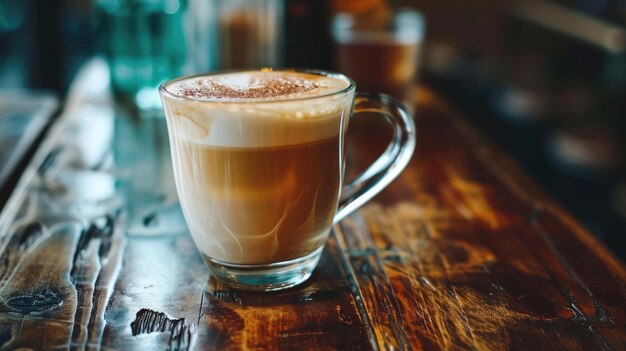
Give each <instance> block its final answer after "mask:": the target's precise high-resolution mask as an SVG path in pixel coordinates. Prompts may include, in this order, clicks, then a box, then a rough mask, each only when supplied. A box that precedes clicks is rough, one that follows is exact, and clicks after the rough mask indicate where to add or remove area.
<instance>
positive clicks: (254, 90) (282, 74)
mask: <svg viewBox="0 0 626 351" xmlns="http://www.w3.org/2000/svg"><path fill="white" fill-rule="evenodd" d="M348 85H350V82H349V81H348V80H347V79H344V78H339V77H329V76H323V75H316V74H309V73H300V72H291V71H267V72H266V71H249V72H238V73H228V74H219V75H213V76H204V77H193V78H187V79H182V80H178V81H175V82H172V83H170V84H168V85H167V86H166V87H165V89H166V90H167V91H168V92H169V93H171V94H174V95H177V96H181V97H183V96H184V97H187V98H191V99H194V100H200V101H238V102H240V101H275V100H288V99H294V98H296V99H297V98H306V97H313V96H321V95H326V94H332V93H335V92H338V91H340V90H342V89H345V88H347V87H348Z"/></svg>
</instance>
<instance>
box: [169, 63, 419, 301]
mask: <svg viewBox="0 0 626 351" xmlns="http://www.w3.org/2000/svg"><path fill="white" fill-rule="evenodd" d="M355 87H356V86H355V83H354V82H353V81H352V80H351V79H349V78H348V77H346V76H344V75H341V74H336V73H330V72H323V71H296V70H283V71H268V70H262V71H248V72H235V73H226V74H216V75H204V76H194V77H185V78H180V79H176V80H173V81H170V82H167V83H165V84H163V85H162V86H161V87H160V93H161V98H162V100H163V105H164V108H165V115H166V120H167V127H168V133H169V140H170V148H171V153H172V163H173V168H174V176H175V180H176V189H177V191H178V196H179V199H180V203H181V207H182V209H183V213H184V216H185V220H186V222H187V224H188V226H189V230H190V231H191V235H192V236H193V239H194V241H195V243H196V245H197V247H198V249H199V250H200V252H201V254H202V256H203V257H204V259H205V261H206V263H207V265H208V267H209V269H210V270H211V272H212V273H213V274H214V275H215V276H216V277H217V278H219V279H220V280H222V281H224V282H225V283H227V284H229V285H231V286H233V287H236V288H240V289H246V290H260V291H271V290H280V289H285V288H288V287H291V286H294V285H297V284H299V283H302V282H303V281H305V280H306V279H308V278H309V277H310V276H311V274H312V272H313V270H314V269H315V266H316V265H317V262H318V261H319V259H320V256H321V254H322V250H323V248H324V243H325V242H326V239H327V238H328V235H329V233H330V230H331V227H332V225H333V224H334V223H337V222H339V221H340V220H342V219H343V218H345V217H346V216H347V215H349V214H350V213H352V212H354V211H355V210H356V209H357V208H359V207H360V206H361V205H363V204H364V203H366V202H367V201H369V200H370V199H371V198H372V197H374V196H375V195H376V194H378V193H379V192H380V191H381V190H382V189H383V188H385V187H386V186H387V185H388V184H389V183H391V182H392V181H393V180H394V179H395V178H396V177H397V176H398V175H399V174H400V172H402V170H403V169H404V167H405V166H406V165H407V164H408V163H409V161H410V159H411V156H412V154H413V150H414V149H415V126H414V123H413V120H412V118H411V116H410V114H409V113H408V112H407V109H406V108H405V107H404V106H403V105H402V104H400V103H399V102H397V101H396V100H394V99H392V98H389V97H387V96H384V95H375V94H366V95H362V94H356V99H355ZM353 107H354V108H353ZM353 110H354V113H352V111H353ZM361 112H376V113H380V114H381V116H382V117H384V118H385V119H386V120H388V121H389V122H391V124H392V125H393V127H394V137H393V138H392V140H391V143H390V145H389V146H388V147H387V149H386V150H385V151H384V152H383V154H382V155H381V156H380V158H379V159H378V160H377V161H376V162H374V163H373V164H372V165H371V166H370V167H369V168H368V169H366V170H365V171H364V172H363V173H361V175H360V176H358V177H357V178H356V179H354V180H353V181H351V182H349V183H348V184H347V185H343V186H342V184H343V183H344V179H343V175H344V165H345V150H344V147H345V145H344V144H345V136H346V132H347V129H348V123H349V120H350V118H354V116H356V115H358V114H359V113H361Z"/></svg>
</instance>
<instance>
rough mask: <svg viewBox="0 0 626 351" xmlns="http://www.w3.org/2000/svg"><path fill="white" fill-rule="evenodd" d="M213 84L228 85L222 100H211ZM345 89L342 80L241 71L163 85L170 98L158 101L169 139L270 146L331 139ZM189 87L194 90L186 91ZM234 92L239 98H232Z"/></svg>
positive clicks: (344, 108)
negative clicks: (295, 87)
mask: <svg viewBox="0 0 626 351" xmlns="http://www.w3.org/2000/svg"><path fill="white" fill-rule="evenodd" d="M280 82H291V83H289V84H292V83H293V85H294V86H297V87H299V88H298V89H300V90H298V91H297V92H293V91H294V90H293V89H292V88H293V86H292V88H287V87H285V86H282V85H281V84H283V83H280ZM216 84H219V85H220V86H221V87H222V88H223V87H224V86H226V85H228V89H226V90H222V92H223V93H224V95H222V96H216V95H215V94H217V92H218V88H215V85H216ZM285 84H288V83H285ZM349 85H350V82H349V81H348V80H347V79H345V78H342V77H328V76H321V75H313V74H307V73H298V72H289V71H280V72H276V71H273V72H243V73H232V74H225V75H215V76H207V77H194V78H188V79H184V80H180V81H176V82H173V83H170V84H168V85H167V86H165V90H166V91H167V92H168V93H170V94H173V95H174V96H169V95H167V94H166V95H164V96H163V98H164V100H165V104H164V105H165V108H166V110H167V116H168V124H170V128H169V129H170V133H173V135H172V137H176V138H181V139H184V140H187V141H191V142H194V143H197V144H202V145H207V146H218V147H275V146H283V145H294V144H301V143H308V142H313V141H317V140H323V139H327V138H331V137H334V136H336V135H337V134H338V132H339V130H340V127H339V124H340V123H341V121H342V116H346V115H348V114H349V113H350V109H351V101H352V98H353V95H354V89H350V90H348V91H346V92H341V93H338V92H340V91H342V90H344V89H345V88H347V87H348V86H349ZM194 86H195V87H196V88H194V89H197V91H194V92H190V91H188V89H190V87H194ZM277 86H279V88H276V87H277ZM271 87H274V88H272V89H273V90H271V89H270V88H271ZM186 89H187V90H186ZM220 89H221V88H220ZM237 89H238V90H239V91H240V92H241V94H240V96H239V97H235V95H236V93H233V91H235V90H237ZM255 89H260V90H255ZM261 90H263V91H261ZM186 91H187V93H188V94H187V95H186V94H185V92H186ZM253 91H255V92H253ZM333 93H336V94H333ZM268 94H269V95H268ZM270 95H271V96H270ZM244 96H246V97H244ZM259 96H265V97H259ZM176 97H185V98H183V99H180V98H176ZM190 99H191V100H193V101H190Z"/></svg>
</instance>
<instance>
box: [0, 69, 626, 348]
mask: <svg viewBox="0 0 626 351" xmlns="http://www.w3.org/2000/svg"><path fill="white" fill-rule="evenodd" d="M103 82H106V70H105V69H104V68H103V64H102V63H101V62H95V63H92V64H91V65H90V66H89V67H88V68H86V69H84V70H83V72H82V74H81V76H80V78H79V79H78V81H77V82H76V83H75V84H74V88H73V90H72V92H71V94H70V98H69V100H68V102H67V104H66V108H65V112H64V113H63V114H62V115H61V117H60V119H59V120H58V121H57V122H56V124H55V126H54V127H53V128H52V130H51V132H50V134H49V135H48V136H47V138H46V139H45V141H44V142H43V144H42V145H41V147H40V149H39V152H38V153H37V154H36V155H35V157H34V159H33V162H32V164H31V166H30V167H29V169H27V170H26V172H25V173H24V175H23V177H22V179H21V181H20V183H19V185H18V186H17V188H16V190H15V192H14V193H13V195H12V197H11V198H10V200H9V201H8V203H7V204H6V205H5V207H4V209H3V212H2V215H1V216H0V234H1V235H2V237H1V247H0V249H1V250H2V251H1V257H0V279H1V284H0V345H2V348H3V349H16V348H20V347H24V348H32V349H46V350H47V349H53V348H69V347H72V348H77V349H84V348H102V349H131V350H146V349H168V348H169V349H210V350H230V349H251V350H277V349H281V350H308V349H322V350H327V349H330V350H332V349H339V350H370V349H384V350H396V349H400V350H409V349H428V350H431V349H432V350H437V349H447V350H457V349H482V350H502V349H521V350H535V349H546V350H555V349H573V350H578V349H586V350H604V349H607V350H611V349H612V350H620V349H625V348H626V272H625V270H624V266H623V265H622V264H621V263H620V262H618V261H617V260H616V259H615V258H614V257H613V256H612V255H611V254H610V253H609V252H607V250H606V249H605V248H604V247H603V246H601V245H600V244H599V243H598V242H597V241H596V240H595V239H594V238H593V237H592V236H591V235H590V234H589V233H588V232H586V231H585V230H584V229H583V228H582V227H581V226H580V225H579V224H578V223H577V222H576V221H575V220H574V219H572V217H571V216H570V215H568V214H567V213H566V212H565V211H564V210H563V209H562V207H561V206H559V205H557V204H555V203H554V202H553V201H552V200H551V199H549V198H548V197H547V196H546V195H545V194H544V192H543V191H541V190H540V189H538V187H537V186H536V185H535V184H534V183H533V182H532V181H530V180H529V179H528V177H527V176H525V175H524V173H523V172H522V171H521V170H520V169H519V168H518V167H517V166H516V165H515V164H514V163H512V162H511V160H510V159H509V158H508V157H507V156H506V155H504V154H502V152H500V151H499V150H498V149H497V148H495V147H494V146H493V145H492V144H491V143H490V142H489V141H487V140H485V139H484V137H483V136H482V135H480V134H479V133H478V132H476V130H475V129H474V128H472V127H471V126H470V125H468V123H467V122H466V121H465V120H464V118H463V117H461V116H459V115H457V114H456V113H455V112H454V111H452V110H451V109H450V108H449V107H447V105H446V104H445V103H443V102H442V101H441V100H440V99H439V98H437V97H436V96H435V95H434V94H432V93H431V92H430V91H429V90H427V89H422V90H421V91H420V93H419V96H418V105H417V106H418V107H417V114H416V124H417V130H418V143H417V150H416V153H415V156H414V158H413V160H412V162H411V164H410V166H409V167H408V168H407V170H406V171H405V172H404V173H403V174H402V176H401V177H400V178H399V179H398V180H397V181H396V182H394V183H393V184H392V185H391V186H390V187H389V188H388V189H387V190H385V191H384V192H383V193H382V194H381V195H380V196H378V197H377V198H376V199H375V200H374V201H372V202H370V203H369V204H367V205H366V206H365V207H364V208H362V209H361V210H360V211H358V213H356V214H354V215H352V216H351V217H349V218H348V219H346V220H344V221H343V222H341V223H340V224H339V225H337V226H336V227H335V228H334V233H333V234H332V235H331V237H330V239H329V240H328V243H327V246H326V250H325V251H324V254H323V258H322V260H321V263H320V265H319V267H318V268H317V270H316V272H315V273H314V275H313V277H312V278H311V279H310V280H309V281H308V282H307V283H305V284H303V285H301V286H299V287H296V288H293V289H290V290H286V291H282V292H276V293H251V292H244V291H238V290H232V289H229V288H227V287H225V286H224V285H222V284H221V283H220V282H218V281H216V280H214V279H213V278H210V277H209V274H208V272H207V270H206V268H205V266H204V263H203V261H202V259H201V257H200V255H199V254H198V252H197V251H196V248H195V246H194V244H193V242H192V240H191V238H190V236H189V234H188V232H187V229H186V226H185V224H184V221H183V220H182V216H181V214H180V209H179V207H178V204H177V200H176V194H175V191H174V188H173V179H172V174H171V170H170V168H171V167H170V164H169V162H170V161H169V155H168V144H167V140H166V139H165V135H166V134H165V128H164V122H163V120H162V119H158V118H156V119H143V120H134V119H132V118H129V117H128V116H126V115H124V113H123V112H121V111H117V110H114V109H113V108H112V105H111V103H110V100H109V98H108V97H107V94H106V84H105V83H103ZM369 123H371V122H367V123H364V124H363V123H362V124H361V126H360V127H359V125H358V123H356V127H355V128H354V132H355V133H353V134H352V135H353V136H352V139H351V151H350V164H351V166H350V167H351V169H352V170H353V172H354V170H358V169H359V168H360V167H362V166H363V165H364V164H366V163H367V162H369V161H370V160H371V159H372V158H373V157H374V156H375V155H374V153H375V152H376V150H379V149H380V148H381V147H382V146H383V144H384V143H385V142H386V140H384V137H382V136H381V135H380V132H379V128H372V126H371V125H368V124H369ZM364 127H368V128H364ZM383 134H384V133H383ZM353 172H352V173H353Z"/></svg>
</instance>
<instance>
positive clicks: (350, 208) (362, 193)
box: [333, 93, 415, 224]
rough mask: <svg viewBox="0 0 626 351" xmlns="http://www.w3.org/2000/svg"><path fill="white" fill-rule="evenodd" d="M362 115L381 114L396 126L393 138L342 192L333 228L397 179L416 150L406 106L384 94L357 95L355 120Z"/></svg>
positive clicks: (353, 116)
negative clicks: (367, 113)
mask: <svg viewBox="0 0 626 351" xmlns="http://www.w3.org/2000/svg"><path fill="white" fill-rule="evenodd" d="M363 112H375V113H379V114H381V115H382V116H383V117H384V118H385V119H386V120H387V121H388V122H390V123H391V125H392V126H393V138H392V139H391V142H390V143H389V146H387V149H385V151H384V152H383V153H382V155H380V157H379V158H378V159H377V160H376V161H375V162H374V163H372V164H371V165H370V166H369V167H368V168H367V169H366V170H365V171H363V173H361V174H359V175H358V176H357V177H356V178H355V179H354V180H352V181H351V182H350V183H348V184H346V185H344V187H343V188H342V189H341V200H340V201H339V206H338V208H337V213H336V214H335V218H334V219H333V224H336V223H338V222H339V221H341V220H342V219H344V218H345V217H347V216H348V215H349V214H351V213H352V212H354V211H355V210H356V209H358V208H359V207H361V206H363V204H365V203H366V202H368V201H369V200H371V199H372V198H373V197H374V196H376V195H377V194H378V193H380V192H381V191H382V190H383V189H384V188H385V187H386V186H387V185H389V183H391V182H392V181H393V180H394V179H396V178H397V177H398V175H400V173H401V172H402V170H403V169H404V168H405V167H406V166H407V165H408V164H409V162H410V161H411V156H413V151H414V150H415V123H414V122H413V118H412V116H411V114H410V113H409V111H408V109H407V108H406V106H404V105H403V104H402V103H400V102H399V101H398V100H396V99H394V98H392V97H390V96H387V95H383V94H371V93H357V95H356V99H355V102H354V113H353V115H352V118H355V117H356V116H357V115H358V114H359V113H363Z"/></svg>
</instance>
